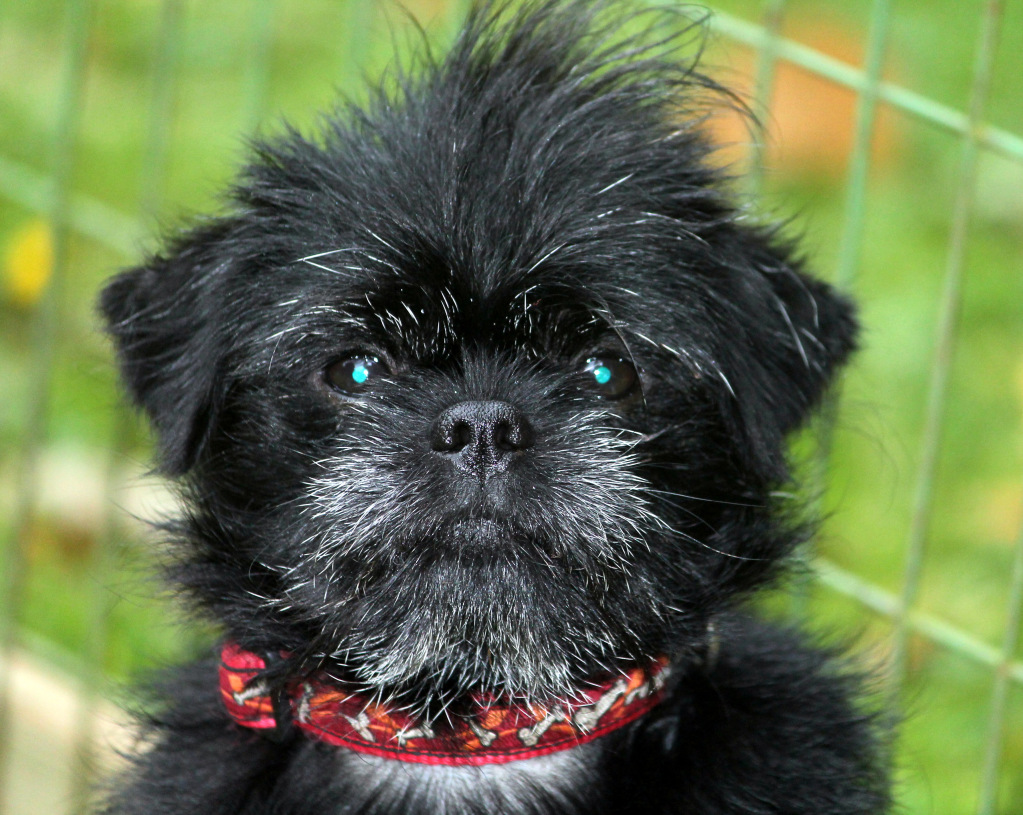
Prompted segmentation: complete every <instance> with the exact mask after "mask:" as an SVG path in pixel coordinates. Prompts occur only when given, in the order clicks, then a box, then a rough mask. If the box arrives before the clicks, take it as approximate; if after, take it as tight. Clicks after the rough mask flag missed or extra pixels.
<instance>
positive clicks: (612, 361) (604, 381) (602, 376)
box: [583, 356, 639, 399]
mask: <svg viewBox="0 0 1023 815" xmlns="http://www.w3.org/2000/svg"><path fill="white" fill-rule="evenodd" d="M583 372H584V373H585V374H587V375H588V376H590V377H592V380H591V381H592V382H593V385H594V386H595V387H596V389H597V391H598V392H599V393H600V395H601V396H603V397H604V398H606V399H621V398H622V397H624V396H628V395H629V394H630V393H632V391H633V389H634V388H635V387H636V383H637V382H638V381H639V375H638V374H637V373H636V368H635V366H634V365H633V364H632V363H631V362H628V361H626V360H624V359H619V358H617V357H610V356H604V357H590V358H589V359H588V360H586V364H585V365H584V366H583Z"/></svg>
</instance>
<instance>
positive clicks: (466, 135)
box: [102, 0, 856, 711]
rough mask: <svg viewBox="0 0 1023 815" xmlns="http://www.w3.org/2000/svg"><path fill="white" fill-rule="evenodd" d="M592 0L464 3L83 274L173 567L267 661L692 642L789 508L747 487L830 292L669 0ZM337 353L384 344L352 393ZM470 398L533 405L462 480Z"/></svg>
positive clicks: (379, 667) (428, 695)
mask: <svg viewBox="0 0 1023 815" xmlns="http://www.w3.org/2000/svg"><path fill="white" fill-rule="evenodd" d="M617 5H619V4H615V3H610V2H606V3H604V2H592V1H591V0H586V2H583V1H582V0H569V2H554V1H553V0H527V2H525V3H523V4H511V3H503V2H495V3H485V4H481V5H479V6H477V7H475V8H474V9H473V11H472V12H471V14H470V17H469V22H468V24H467V26H466V28H465V30H464V32H463V34H462V35H461V36H460V38H459V39H458V41H457V42H456V44H455V46H454V48H453V50H452V51H451V52H450V54H449V55H448V56H446V57H444V58H443V59H433V58H432V57H430V56H428V55H424V56H423V57H422V58H421V60H420V62H419V63H418V64H417V66H416V70H415V72H414V73H405V72H396V73H395V74H394V76H393V81H392V82H391V84H390V85H389V86H388V88H387V89H385V90H381V91H380V92H379V93H378V95H377V96H376V97H375V99H374V100H373V101H372V102H371V104H370V105H369V106H368V107H367V109H365V110H359V109H355V108H352V107H347V108H344V109H342V110H339V111H338V112H337V113H336V114H335V115H334V116H332V117H330V118H328V119H327V120H326V122H325V123H324V125H323V127H322V129H321V132H320V133H319V134H318V136H317V137H316V138H309V137H306V136H303V135H301V134H299V133H297V132H295V131H293V130H287V131H286V132H285V133H284V134H283V135H281V136H280V137H279V138H276V139H272V140H268V141H265V142H262V143H260V144H259V145H258V146H257V148H256V151H255V158H254V159H253V161H252V163H251V164H250V165H249V166H248V167H247V168H246V170H245V172H244V173H243V175H242V177H241V180H240V182H239V184H238V185H237V187H236V188H235V189H234V191H233V194H232V200H231V204H230V207H229V209H228V211H227V212H226V213H225V214H223V215H221V216H220V217H218V218H216V219H213V220H211V221H209V222H208V223H205V224H202V225H200V226H198V227H196V228H194V229H193V230H192V231H190V232H188V233H186V234H185V235H183V236H181V237H179V238H177V239H176V240H174V241H173V242H171V243H170V245H169V246H168V248H167V249H166V250H165V251H164V252H162V253H160V254H157V255H155V256H153V257H152V258H150V259H149V261H148V262H147V263H146V264H144V265H143V266H141V267H139V268H137V269H134V270H131V271H128V272H126V273H124V274H123V275H122V276H121V277H119V278H117V279H115V280H114V281H113V282H112V283H111V284H110V285H109V287H108V288H107V289H106V291H105V292H104V294H103V300H102V308H103V312H104V315H105V316H106V319H107V321H108V324H109V326H110V331H111V333H112V335H113V336H114V338H115V340H116V342H117V345H118V353H119V358H120V362H121V366H122V370H123V374H124V380H125V382H126V384H127V387H128V389H129V391H130V393H131V394H132V396H133V397H134V399H135V401H136V402H137V403H138V404H139V405H140V406H141V407H142V408H144V409H145V411H146V412H147V414H148V415H149V417H150V418H151V420H152V423H153V426H154V428H155V430H156V433H157V436H158V441H159V448H160V456H161V462H162V468H163V470H164V472H166V473H167V474H169V475H172V476H175V477H176V478H177V479H178V482H179V484H180V487H181V491H182V495H183V498H184V502H185V505H186V507H187V509H186V513H185V516H184V517H183V518H182V519H181V521H180V522H178V523H177V524H175V525H174V529H173V530H172V532H173V536H174V538H175V541H176V544H177V546H178V551H179V552H180V556H179V558H178V561H177V566H176V568H175V573H174V580H175V581H176V582H177V583H178V584H179V585H181V586H182V587H184V588H185V589H186V590H187V591H188V592H189V593H190V595H191V596H192V598H193V599H194V600H195V601H196V603H197V604H198V605H199V606H200V607H201V608H202V609H203V610H204V612H206V613H208V614H210V615H211V616H212V617H213V618H214V619H216V620H218V621H219V622H220V623H222V624H223V626H224V627H225V629H226V632H227V634H228V635H229V636H231V637H233V638H235V639H237V640H238V641H240V642H243V643H245V644H246V645H247V646H248V647H250V648H254V649H257V650H258V649H262V650H264V651H267V652H277V651H286V652H288V653H289V654H290V657H289V658H288V659H287V660H284V661H282V662H281V663H280V664H279V665H277V666H275V668H274V669H273V670H275V671H278V673H279V677H278V678H280V679H281V680H283V678H284V677H285V676H286V675H294V674H295V673H301V672H303V671H309V670H313V669H315V668H323V669H326V670H329V671H331V672H332V673H334V674H335V675H337V676H338V677H339V678H341V679H344V680H346V681H349V682H352V683H355V684H358V685H360V686H363V687H365V688H366V689H367V690H368V691H370V692H371V693H374V694H377V695H379V696H381V697H384V696H386V697H392V698H398V699H402V700H407V703H408V704H411V705H415V706H417V707H419V708H420V709H423V710H426V711H437V710H438V709H443V707H444V706H445V705H446V704H448V703H449V702H450V701H451V700H454V699H457V698H459V697H461V696H464V695H465V694H466V693H469V692H479V691H490V692H494V693H501V694H506V695H510V696H513V697H517V698H528V699H552V698H556V697H564V696H566V695H569V694H571V693H572V689H573V688H576V687H578V686H579V683H580V682H581V681H584V680H585V679H586V678H587V677H589V676H592V675H594V674H595V673H598V672H599V671H601V670H604V669H609V668H613V667H615V666H616V665H620V664H625V663H633V662H637V661H640V660H644V659H647V658H649V657H650V656H652V655H654V654H659V653H668V654H669V655H672V656H682V655H685V654H686V653H687V652H688V651H690V650H692V649H695V648H698V647H699V646H700V644H701V643H702V642H703V640H704V638H705V631H706V625H707V621H708V619H709V618H710V617H712V616H713V615H714V614H716V613H719V612H720V611H721V610H723V609H725V608H727V607H728V606H729V605H731V604H734V603H735V602H736V601H737V600H738V599H740V598H741V597H743V596H745V595H746V594H748V593H749V592H750V591H752V590H754V589H756V588H757V587H759V586H762V585H763V584H764V583H765V582H766V581H767V580H769V579H770V578H771V576H772V575H773V574H774V573H775V571H776V569H777V566H778V564H779V563H780V562H782V561H783V560H784V558H785V556H786V555H787V554H788V553H789V552H790V551H791V549H792V548H793V547H794V546H795V545H796V544H797V543H798V542H799V541H800V540H801V538H802V532H801V531H800V530H799V529H794V528H793V524H792V522H791V518H790V517H789V514H788V513H786V512H785V511H783V509H782V508H780V507H779V506H778V505H777V501H776V500H775V499H773V498H772V497H771V494H772V490H774V489H775V488H776V487H777V486H778V485H780V484H783V483H784V482H785V481H786V479H787V478H788V468H787V466H786V460H785V453H784V439H785V436H786V434H787V433H788V432H790V431H791V430H793V429H794V428H796V427H797V426H798V425H799V424H800V423H801V422H802V421H803V420H804V419H805V418H806V417H807V415H808V414H809V412H810V411H811V409H812V408H813V407H814V406H815V404H816V403H817V402H818V400H819V398H820V396H821V394H822V392H823V391H824V389H825V388H826V386H827V384H828V382H829V381H830V379H831V378H832V375H833V374H834V372H835V370H836V369H837V368H838V367H839V366H840V365H841V364H842V363H843V362H844V361H845V359H846V358H847V356H848V355H849V353H850V352H851V351H852V349H853V346H854V340H855V331H856V326H855V319H854V316H853V310H852V307H851V305H850V304H849V302H848V301H847V300H845V299H844V298H843V297H842V296H840V295H838V294H836V293H835V292H834V291H832V290H831V289H830V288H829V287H828V286H827V285H825V284H823V283H820V282H818V281H815V280H813V279H811V278H809V277H807V276H806V275H805V274H804V273H803V271H802V268H801V264H800V262H799V261H798V260H797V259H795V258H794V257H793V254H792V251H791V249H790V248H789V247H788V246H786V245H785V244H784V243H783V242H782V241H780V240H779V239H778V238H777V237H776V236H775V234H774V232H773V231H772V230H771V229H770V228H766V227H761V226H758V225H756V224H753V223H751V222H750V220H749V219H748V218H747V217H746V216H744V215H743V214H742V213H740V212H739V211H738V210H737V208H736V207H735V205H734V204H733V203H732V202H731V201H730V200H729V197H728V194H727V191H726V190H724V189H723V185H722V182H721V179H720V178H719V175H718V172H717V171H716V170H714V169H713V168H712V167H710V166H709V165H708V163H707V161H706V159H707V155H708V152H709V150H710V148H709V146H708V144H707V142H706V140H705V138H704V135H703V133H702V132H701V130H700V124H701V121H702V111H704V110H705V109H706V104H707V99H708V96H713V95H715V94H720V93H721V92H720V89H718V88H717V87H716V86H715V85H714V83H712V82H711V81H710V80H708V79H706V78H705V77H703V76H701V75H700V74H699V73H698V72H697V71H696V69H695V66H694V63H693V60H692V59H691V58H687V57H683V56H682V54H683V53H688V51H690V50H692V48H693V47H694V45H695V46H698V44H699V40H700V31H699V26H698V24H696V23H692V22H690V21H688V20H687V19H686V18H685V17H683V16H681V15H679V14H677V13H667V12H665V11H664V10H659V11H657V12H641V13H637V14H636V15H635V16H634V17H633V18H632V19H631V20H630V21H629V23H628V24H627V25H626V26H624V28H623V27H622V22H621V15H620V14H619V13H614V14H612V13H610V12H611V10H612V6H617ZM619 10H620V9H619ZM632 32H635V33H632ZM353 353H362V354H372V355H373V356H374V357H375V358H379V359H380V360H383V362H384V363H386V367H387V371H388V372H387V374H386V376H383V377H381V378H380V380H379V381H378V382H376V383H375V385H374V388H373V389H372V391H371V392H369V393H367V394H366V395H364V396H361V397H358V398H348V397H346V396H343V395H342V396H339V395H338V394H337V393H332V392H331V390H330V388H329V387H327V385H326V384H325V381H324V371H325V370H326V369H327V368H328V367H329V366H330V365H331V364H332V363H334V362H336V361H337V360H339V359H343V358H345V357H346V355H351V354H353ZM601 354H604V355H612V356H615V357H616V358H620V359H621V360H623V361H624V362H623V364H624V363H628V364H629V365H631V366H634V368H635V370H636V372H637V373H638V378H639V384H638V387H637V389H636V391H635V392H634V393H632V394H630V395H629V396H628V397H627V398H622V399H615V400H610V399H606V398H604V397H602V396H601V394H600V393H598V392H596V391H595V390H594V388H593V387H592V385H593V382H592V376H591V377H590V379H589V380H587V379H586V378H585V376H584V374H583V373H582V368H583V365H584V363H585V362H586V360H587V359H589V358H593V357H597V356H600V355H601ZM466 400H476V401H487V402H492V401H497V402H501V403H504V404H509V405H513V406H514V407H515V409H516V410H517V411H520V412H521V414H522V415H524V416H525V417H527V418H528V422H529V424H530V426H531V429H532V431H533V433H534V435H535V439H534V440H533V441H532V447H531V448H530V449H529V450H528V451H526V453H525V454H523V455H521V456H518V457H517V458H516V459H515V463H514V466H513V467H512V468H511V469H509V471H508V473H507V474H506V475H502V477H501V478H500V479H492V480H491V481H490V482H488V486H487V487H486V488H485V489H483V488H477V487H478V485H476V484H474V483H469V482H468V481H466V480H465V479H463V478H460V477H455V476H453V475H452V471H451V468H450V466H449V464H448V462H446V461H445V460H444V457H443V456H440V455H438V454H437V451H436V450H435V449H431V446H430V442H429V437H430V433H431V427H432V426H433V425H434V423H435V422H436V420H437V417H438V415H439V414H440V413H441V412H443V411H444V410H446V409H448V408H449V407H450V406H452V405H455V404H458V403H461V402H464V401H466Z"/></svg>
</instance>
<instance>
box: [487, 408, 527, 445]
mask: <svg viewBox="0 0 1023 815" xmlns="http://www.w3.org/2000/svg"><path fill="white" fill-rule="evenodd" d="M509 407H511V406H510V405H509ZM513 409H514V408H513ZM515 413H516V415H515V416H514V417H512V418H510V419H507V420H504V421H500V422H498V424H497V425H496V426H495V428H494V446H495V447H497V448H498V449H499V450H509V451H514V450H525V449H526V448H527V447H532V446H533V428H532V427H531V426H530V424H529V422H528V421H527V420H526V417H525V416H523V415H522V414H521V413H519V412H518V411H515Z"/></svg>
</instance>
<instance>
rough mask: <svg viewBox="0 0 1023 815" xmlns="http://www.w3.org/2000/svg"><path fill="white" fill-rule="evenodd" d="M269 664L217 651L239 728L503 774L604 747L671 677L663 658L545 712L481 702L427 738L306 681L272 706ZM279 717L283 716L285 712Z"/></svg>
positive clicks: (360, 699)
mask: <svg viewBox="0 0 1023 815" xmlns="http://www.w3.org/2000/svg"><path fill="white" fill-rule="evenodd" d="M265 668H266V661H265V660H264V659H263V658H262V657H260V656H259V655H257V654H255V653H253V652H251V651H246V650H244V649H242V648H240V647H239V646H238V645H237V644H236V643H233V642H228V643H226V644H225V645H224V646H223V649H222V651H221V663H220V694H221V697H222V699H223V700H224V705H225V707H226V708H227V712H228V713H229V714H230V716H231V718H232V719H233V720H234V721H235V722H236V723H237V724H239V725H241V726H243V727H249V728H253V729H256V730H267V731H270V730H277V729H278V726H279V725H281V724H284V725H287V723H288V720H289V719H290V721H291V722H292V723H294V724H295V725H296V726H297V727H298V728H299V729H301V730H303V731H305V732H306V733H308V734H309V735H310V736H311V737H313V738H315V739H318V740H320V741H323V742H326V743H327V744H333V745H336V746H340V747H347V748H349V749H352V750H355V751H356V752H360V753H369V754H370V755H375V756H382V757H384V758H393V759H397V760H399V761H413V762H417V763H421V764H447V765H466V764H476V765H478V764H503V763H505V762H509V761H515V760H517V759H522V758H534V757H535V756H542V755H546V754H547V753H553V752H556V751H558V750H567V749H569V748H571V747H575V746H577V745H579V744H584V743H586V742H588V741H592V740H593V739H596V738H600V737H601V736H604V735H606V734H608V733H610V732H611V731H612V730H617V729H618V728H619V727H623V726H624V725H627V724H628V723H629V722H633V721H635V720H636V719H638V718H639V717H640V716H642V715H643V714H644V713H646V712H647V711H649V710H650V709H651V708H653V707H654V706H655V705H656V704H657V703H658V702H660V701H661V698H662V696H663V695H664V686H665V683H666V682H667V680H668V676H669V674H670V673H671V668H670V666H669V665H668V660H667V658H663V657H662V658H660V659H658V660H655V661H654V662H652V663H651V664H650V665H647V666H645V667H640V668H633V669H631V670H629V671H627V672H625V673H622V674H621V675H619V676H609V677H607V678H606V679H605V680H604V681H602V682H599V683H595V684H594V685H592V686H589V687H587V688H585V689H584V690H582V691H580V693H579V695H578V698H577V699H573V700H572V701H571V702H562V703H559V704H557V705H552V706H549V707H545V706H540V705H509V704H498V703H497V702H490V703H488V702H485V701H480V703H479V708H478V711H477V712H476V713H475V714H474V715H472V716H470V717H466V718H458V719H455V720H454V721H453V723H452V724H450V725H445V726H444V727H443V728H442V727H441V726H439V725H438V726H435V727H433V728H431V727H430V726H429V725H428V724H426V723H424V722H420V721H417V720H416V719H414V718H413V717H412V716H410V715H408V714H407V713H404V712H402V711H400V710H394V709H391V708H388V707H386V706H385V705H381V704H378V703H376V702H372V701H370V700H369V699H368V698H367V697H366V696H363V695H360V694H356V693H347V692H346V691H345V690H343V689H342V688H341V687H340V686H338V685H337V684H336V683H331V682H330V681H328V680H326V679H318V678H310V679H307V680H305V681H301V682H297V683H295V684H293V685H292V686H289V687H288V690H287V693H286V698H285V699H284V700H283V704H281V703H279V704H278V705H276V706H275V704H274V698H273V694H272V693H271V691H270V689H269V688H268V687H267V686H266V685H265V684H264V683H262V682H261V681H260V672H261V671H263V670H264V669H265ZM282 708H283V709H282Z"/></svg>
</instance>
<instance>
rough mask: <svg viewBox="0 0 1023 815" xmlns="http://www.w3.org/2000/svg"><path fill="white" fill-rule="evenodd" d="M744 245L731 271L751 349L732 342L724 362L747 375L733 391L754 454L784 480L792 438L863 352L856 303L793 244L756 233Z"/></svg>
mask: <svg viewBox="0 0 1023 815" xmlns="http://www.w3.org/2000/svg"><path fill="white" fill-rule="evenodd" d="M740 244H741V247H742V250H744V251H743V258H742V259H738V258H737V259H736V262H735V263H734V264H731V265H733V269H734V270H735V271H736V272H737V273H738V277H737V278H733V285H735V284H737V286H738V289H739V292H738V297H736V298H735V300H734V301H733V302H736V303H737V307H738V313H737V314H736V315H735V316H736V317H737V318H738V319H739V320H740V321H741V322H742V331H741V332H740V333H741V334H742V336H744V338H745V342H744V343H741V344H736V343H727V342H726V343H725V347H724V348H723V354H722V355H723V356H727V355H731V356H732V358H731V359H730V360H729V362H728V364H727V369H729V370H734V371H737V372H738V374H739V375H738V376H736V377H735V381H734V382H733V383H730V384H731V386H732V389H733V392H734V395H735V400H734V402H735V405H736V408H737V410H738V412H739V414H740V416H741V421H742V425H743V427H744V429H745V433H744V435H745V438H746V441H747V443H748V444H749V446H750V448H751V449H750V452H751V453H753V454H754V455H755V456H756V458H757V459H758V460H759V463H760V464H761V465H762V466H765V469H766V471H767V473H768V474H769V475H771V476H776V475H780V474H783V473H784V466H783V464H782V463H781V461H780V458H779V453H780V451H781V449H782V444H783V442H784V438H785V436H786V435H787V434H788V433H789V432H790V431H792V430H794V429H795V428H797V427H798V426H799V425H801V424H802V423H803V422H804V421H805V420H806V419H807V418H808V416H809V414H810V413H811V412H812V410H813V408H814V407H816V406H817V404H818V403H819V402H820V399H821V397H822V395H823V394H824V392H825V390H826V389H827V387H828V385H829V384H830V383H831V381H832V379H833V378H834V375H835V373H836V372H837V370H838V369H839V368H840V367H841V366H842V365H843V364H844V363H845V361H846V360H847V359H848V357H849V355H850V354H851V353H852V352H853V351H854V350H855V348H856V337H857V333H858V325H857V321H856V313H855V307H854V306H853V304H852V301H851V300H849V299H848V298H847V297H845V296H844V295H842V294H840V293H839V292H837V291H836V290H835V289H834V288H832V287H831V286H829V285H828V284H826V283H823V282H821V281H819V280H816V279H814V278H811V277H809V276H807V275H806V274H804V273H803V272H802V270H801V264H800V263H799V261H798V260H796V259H794V258H792V257H791V255H790V252H789V250H788V248H787V247H786V246H785V245H783V244H781V243H779V242H777V241H775V240H774V239H773V238H772V237H771V236H770V235H768V234H765V233H760V232H757V231H753V230H751V231H749V232H747V233H746V234H745V235H744V236H743V239H742V241H741V242H740ZM733 294H735V292H733Z"/></svg>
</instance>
